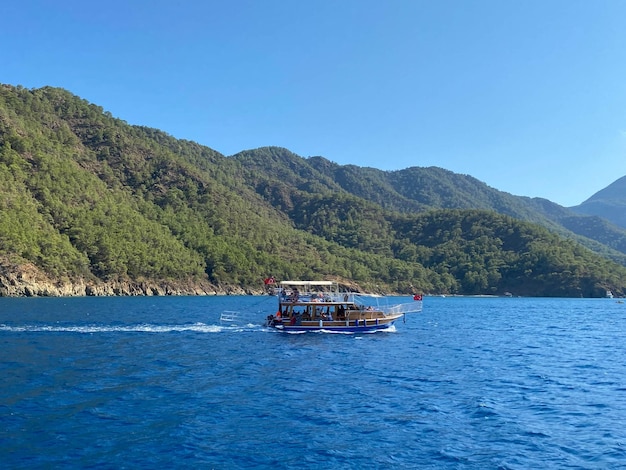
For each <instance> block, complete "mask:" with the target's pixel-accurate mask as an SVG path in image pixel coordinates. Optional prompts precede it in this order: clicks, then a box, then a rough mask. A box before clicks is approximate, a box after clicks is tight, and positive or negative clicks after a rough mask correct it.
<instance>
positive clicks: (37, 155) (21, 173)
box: [0, 85, 626, 297]
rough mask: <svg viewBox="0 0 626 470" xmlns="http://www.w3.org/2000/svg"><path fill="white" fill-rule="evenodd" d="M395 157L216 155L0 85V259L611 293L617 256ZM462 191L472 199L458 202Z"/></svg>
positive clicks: (249, 282)
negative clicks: (346, 162) (356, 163)
mask: <svg viewBox="0 0 626 470" xmlns="http://www.w3.org/2000/svg"><path fill="white" fill-rule="evenodd" d="M410 170H411V171H410V172H407V173H396V172H391V173H387V172H380V171H379V170H374V169H359V168H358V167H352V166H346V167H341V166H339V165H336V164H334V163H332V162H329V161H328V160H326V159H324V158H322V157H315V158H309V159H304V158H301V157H298V156H297V155H294V154H292V153H291V152H288V151H287V150H285V149H280V148H263V149H257V150H253V151H247V152H242V153H241V154H238V155H235V156H233V157H225V156H223V155H221V154H220V153H218V152H216V151H214V150H212V149H210V148H208V147H205V146H201V145H198V144H197V143H194V142H190V141H185V140H178V139H175V138H174V137H172V136H169V135H167V134H166V133H164V132H162V131H159V130H156V129H150V128H146V127H141V126H130V125H128V124H127V123H125V122H124V121H122V120H119V119H116V118H114V117H113V116H112V115H111V114H110V113H108V112H106V111H104V110H103V109H102V108H101V107H99V106H97V105H94V104H91V103H89V102H87V101H85V100H82V99H80V98H79V97H76V96H74V95H72V94H71V93H69V92H67V91H65V90H62V89H58V88H51V87H45V88H41V89H33V90H29V89H25V88H22V87H13V86H8V85H3V86H0V271H2V269H4V270H7V269H9V267H14V266H20V265H25V264H29V265H33V266H35V267H36V268H37V269H39V270H41V272H43V273H46V275H48V276H51V277H52V278H54V279H58V280H65V281H68V282H74V281H76V280H78V279H81V280H88V281H89V282H93V283H107V282H112V281H119V280H130V281H136V282H160V281H174V282H178V283H182V284H185V283H187V284H188V285H193V284H194V283H201V282H204V283H210V284H211V285H214V286H239V287H242V288H259V286H261V285H262V279H263V278H264V277H266V276H267V275H270V274H271V275H274V276H275V277H277V278H279V279H288V278H292V279H293V278H300V279H302V278H312V279H315V278H329V277H332V278H336V279H343V280H346V282H351V281H354V282H356V283H358V284H359V285H361V286H362V288H365V289H370V290H380V291H395V292H402V293H412V292H426V293H452V294H504V293H505V292H511V293H513V294H515V295H543V296H585V297H588V296H602V295H604V292H605V291H606V290H607V289H611V290H613V291H614V292H615V293H617V294H623V293H625V292H626V268H624V267H623V266H620V265H618V264H616V263H614V262H612V261H610V260H608V259H607V258H606V257H603V256H600V255H598V254H597V253H593V252H592V251H590V250H589V249H587V248H585V247H583V246H582V245H581V244H580V243H577V241H576V240H575V239H574V238H572V239H566V238H563V237H562V236H560V235H558V234H557V233H554V231H552V232H551V231H549V230H548V228H550V227H548V228H546V227H541V226H539V225H537V224H535V223H531V222H528V221H524V220H520V218H521V217H519V214H520V213H526V214H527V215H528V217H531V216H533V217H534V216H535V215H533V214H535V212H536V211H534V210H533V209H532V205H530V206H528V205H524V203H523V201H520V199H515V197H513V196H510V195H507V196H506V197H504V196H502V197H500V198H498V197H499V196H498V197H496V196H494V194H497V192H495V193H491V192H490V191H485V190H484V188H483V187H482V186H481V183H480V182H478V181H477V180H474V179H472V178H470V177H464V178H463V179H462V180H459V181H464V182H467V184H463V185H456V186H455V185H451V184H450V183H449V181H448V180H450V181H451V178H452V175H451V174H449V172H446V171H445V170H441V169H434V168H431V169H426V170H427V171H428V172H429V174H430V175H435V176H437V175H439V176H437V177H438V178H439V183H437V184H438V185H439V186H441V187H443V188H444V190H442V191H440V192H439V193H437V184H433V183H432V182H428V183H426V182H424V181H422V180H420V176H419V175H420V173H419V172H417V173H416V171H417V170H415V169H410ZM435 176H433V178H435ZM402 178H405V179H407V180H406V181H404V182H403V181H402ZM445 181H448V183H445V184H444V182H445ZM494 191H495V190H494ZM472 195H473V196H472ZM417 196H419V197H417ZM470 197H474V198H478V199H482V200H483V201H484V203H481V204H475V205H472V206H468V207H466V206H465V205H462V204H466V203H467V201H468V198H470ZM420 198H421V199H420ZM494 198H495V199H494ZM509 198H512V199H511V200H510V201H509ZM522 199H525V198H522ZM464 201H465V202H464ZM489 201H491V202H489ZM507 201H509V202H507ZM494 205H501V206H502V207H501V210H500V211H496V210H495V209H494V207H493V206H494ZM459 206H460V207H461V208H459ZM442 207H443V208H442ZM498 212H501V213H498ZM542 214H543V213H542ZM514 217H515V218H514ZM536 217H539V218H542V219H545V220H548V222H547V224H548V225H550V224H553V225H554V226H555V227H557V226H558V227H559V228H562V226H559V224H557V223H554V222H552V221H551V219H549V218H547V217H546V216H545V215H541V216H536ZM581 220H582V219H581ZM585 220H586V219H585ZM563 230H565V229H563ZM572 233H573V232H572ZM618 238H619V236H618ZM596 243H600V242H596ZM602 247H603V248H605V249H606V250H607V253H608V254H609V255H611V254H615V250H619V249H620V248H621V246H620V244H619V243H614V244H613V246H608V245H602ZM0 274H2V272H0ZM0 284H1V282H0ZM1 287H2V286H1V285H0V288H1ZM0 292H1V289H0Z"/></svg>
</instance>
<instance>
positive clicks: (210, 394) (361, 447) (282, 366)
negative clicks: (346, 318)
mask: <svg viewBox="0 0 626 470" xmlns="http://www.w3.org/2000/svg"><path fill="white" fill-rule="evenodd" d="M401 300H406V299H401ZM275 302H276V299H275V298H273V297H252V296H242V297H238V296H229V297H147V298H139V297H132V298H70V299H59V298H52V299H45V298H41V299H6V298H0V385H1V386H0V417H1V421H0V467H2V468H11V469H20V468H24V469H27V468H28V469H30V468H102V469H107V468H116V469H117V468H128V469H136V468H150V469H151V468H215V469H240V468H241V469H246V468H261V469H262V468H272V469H296V468H297V469H307V468H309V469H331V468H332V469H362V468H411V469H413V468H425V469H448V468H451V469H490V468H493V469H535V468H542V469H562V468H589V469H596V468H607V469H608V468H611V469H612V468H626V352H625V345H626V344H625V343H626V342H625V341H624V336H625V335H626V304H621V303H618V302H616V301H615V300H611V299H532V298H432V297H427V298H425V300H424V310H423V312H422V313H419V314H411V315H407V318H406V322H399V323H397V324H396V327H395V328H394V329H393V330H392V331H386V332H377V333H373V334H329V333H306V334H298V335H293V334H287V333H282V332H279V331H275V330H268V329H266V328H264V327H263V326H262V324H263V321H264V319H265V316H266V315H268V314H270V313H273V311H274V309H275V307H276V305H275ZM226 310H231V311H233V310H235V311H239V312H240V319H239V320H238V321H236V322H235V323H221V322H220V313H221V312H223V311H226Z"/></svg>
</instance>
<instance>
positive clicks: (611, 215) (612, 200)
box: [571, 176, 626, 229]
mask: <svg viewBox="0 0 626 470" xmlns="http://www.w3.org/2000/svg"><path fill="white" fill-rule="evenodd" d="M571 209H572V210H573V211H575V212H577V213H579V214H585V215H591V216H598V217H602V218H603V219H606V220H608V221H610V222H612V223H613V224H615V225H617V226H619V227H621V228H623V229H626V176H623V177H622V178H620V179H618V180H617V181H615V182H614V183H612V184H610V185H609V186H607V187H606V188H604V189H602V190H601V191H598V192H597V193H595V194H594V195H593V196H591V197H590V198H589V199H587V200H586V201H585V202H583V203H582V204H580V205H578V206H575V207H572V208H571Z"/></svg>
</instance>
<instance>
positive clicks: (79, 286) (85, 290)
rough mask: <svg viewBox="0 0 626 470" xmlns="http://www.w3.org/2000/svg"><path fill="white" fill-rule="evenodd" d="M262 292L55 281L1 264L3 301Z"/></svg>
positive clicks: (195, 284) (181, 284) (191, 284)
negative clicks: (35, 298)
mask: <svg viewBox="0 0 626 470" xmlns="http://www.w3.org/2000/svg"><path fill="white" fill-rule="evenodd" d="M263 293H264V292H263V290H262V289H258V290H251V289H244V288H242V287H239V286H215V285H213V284H211V283H209V282H204V281H198V280H188V281H151V280H145V281H133V280H112V281H101V280H97V279H54V278H52V277H50V276H48V275H47V274H46V273H44V272H43V271H41V270H40V269H38V268H37V267H36V266H34V265H32V264H27V265H15V264H10V263H6V262H4V263H0V297H96V296H101V297H107V296H108V297H113V296H176V295H179V296H182V295H261V294H263Z"/></svg>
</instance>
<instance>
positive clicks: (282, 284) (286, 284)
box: [280, 281, 337, 287]
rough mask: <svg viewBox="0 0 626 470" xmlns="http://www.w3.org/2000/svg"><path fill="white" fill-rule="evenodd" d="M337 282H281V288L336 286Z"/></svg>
mask: <svg viewBox="0 0 626 470" xmlns="http://www.w3.org/2000/svg"><path fill="white" fill-rule="evenodd" d="M336 284H337V283H336V282H333V281H280V285H281V286H318V287H322V286H334V285H336Z"/></svg>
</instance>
